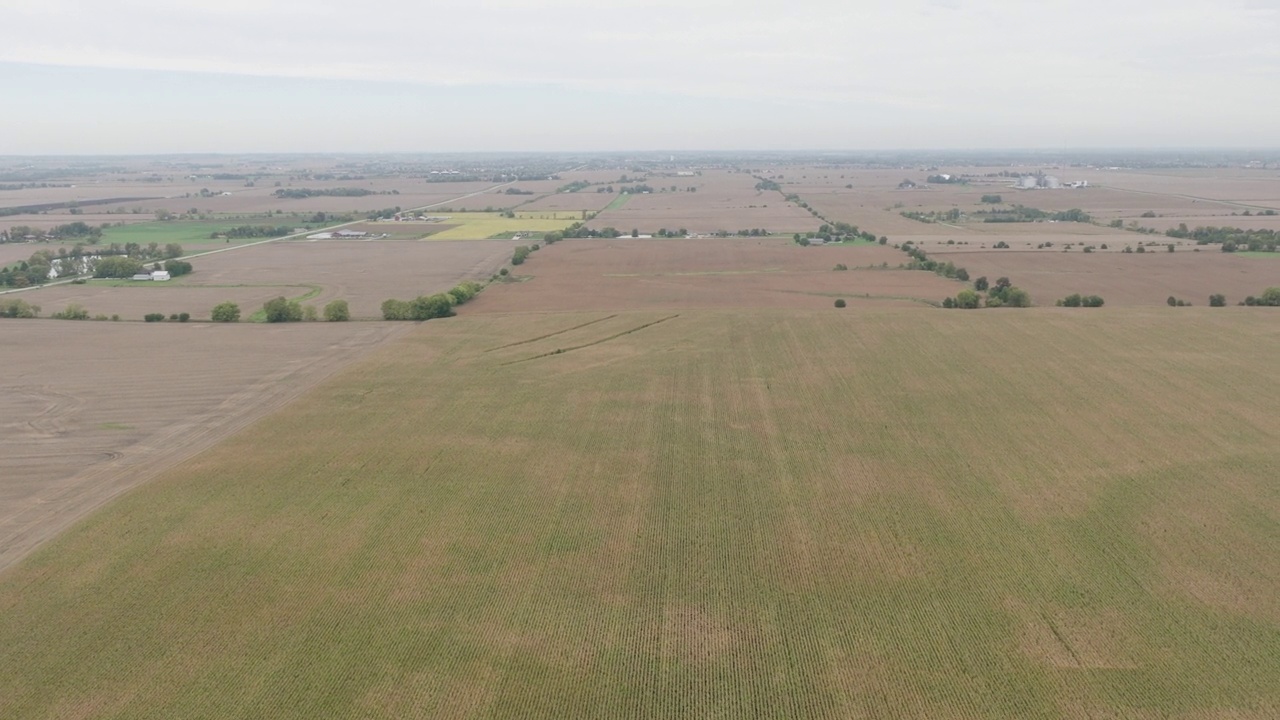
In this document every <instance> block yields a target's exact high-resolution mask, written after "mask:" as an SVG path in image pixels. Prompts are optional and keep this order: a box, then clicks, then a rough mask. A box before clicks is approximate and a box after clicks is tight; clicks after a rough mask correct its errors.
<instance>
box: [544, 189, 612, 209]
mask: <svg viewBox="0 0 1280 720" xmlns="http://www.w3.org/2000/svg"><path fill="white" fill-rule="evenodd" d="M616 198H617V195H610V194H609V193H598V192H596V191H595V190H594V189H593V188H588V189H586V190H582V191H579V192H576V193H555V194H552V195H546V196H543V197H541V198H538V199H537V200H534V201H533V202H531V203H529V204H527V205H521V206H520V210H521V211H527V212H537V211H538V210H549V211H552V212H555V211H561V212H563V211H565V210H603V209H604V208H605V207H606V206H607V205H608V204H609V203H611V202H613V201H614V199H616Z"/></svg>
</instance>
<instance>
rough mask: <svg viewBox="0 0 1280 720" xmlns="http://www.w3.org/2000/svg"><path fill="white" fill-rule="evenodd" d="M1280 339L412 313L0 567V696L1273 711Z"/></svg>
mask: <svg viewBox="0 0 1280 720" xmlns="http://www.w3.org/2000/svg"><path fill="white" fill-rule="evenodd" d="M618 252H622V251H618ZM543 260H545V258H538V257H535V258H534V259H533V260H531V262H532V263H535V264H536V263H538V262H540V261H543ZM529 287H530V288H532V287H533V286H532V285H530V286H529ZM487 293H488V291H486V294H487ZM108 329H110V328H108ZM138 329H139V330H141V329H142V328H141V327H139V328H138ZM164 329H165V330H171V329H172V330H188V328H164ZM213 329H214V328H206V329H205V330H206V331H211V330H213ZM219 329H228V330H235V331H243V330H264V331H268V330H273V329H274V328H219ZM316 329H327V328H316V327H314V326H311V327H300V328H289V330H297V331H301V333H302V334H303V335H306V333H307V332H310V331H314V330H316ZM33 339H35V338H33ZM84 347H85V344H84V343H77V344H76V348H84ZM1277 353H1280V331H1278V330H1277V324H1276V323H1275V322H1274V317H1273V316H1272V315H1264V314H1263V313H1262V312H1245V311H1244V310H1243V309H1236V308H1227V309H1224V310H1209V309H1207V308H1192V309H1190V310H1186V311H1183V312H1177V313H1174V312H1165V311H1163V310H1145V309H1132V308H1131V309H1119V310H1115V309H1107V310H1102V311H1099V312H1096V313H1065V312H1054V311H1043V310H1028V311H1019V312H994V311H993V312H974V313H945V312H932V311H922V310H914V309H906V310H890V309H869V310H866V311H864V312H860V313H853V312H843V313H842V312H837V311H834V310H833V309H831V308H826V309H824V310H822V311H814V312H806V311H798V310H785V311H778V310H768V309H763V310H755V311H753V312H741V311H732V312H715V311H680V312H669V311H663V312H623V313H564V314H553V315H547V316H543V317H537V316H531V315H519V316H475V315H464V316H462V317H460V318H455V319H451V320H444V321H438V322H437V321H432V322H429V323H427V324H425V325H423V326H421V328H420V329H419V330H417V331H415V332H413V333H411V334H408V335H406V336H405V337H404V338H403V339H402V340H401V341H399V342H396V343H395V344H394V345H391V346H387V347H385V348H383V349H382V350H380V351H378V352H377V354H376V355H375V356H373V357H370V358H368V359H367V360H366V361H364V362H362V363H360V364H358V365H357V366H355V367H352V368H350V369H349V370H347V371H345V372H343V373H342V374H341V375H340V376H339V377H336V378H334V379H333V380H332V381H330V382H327V383H325V384H324V385H323V386H321V387H320V388H317V390H316V391H315V392H313V393H310V394H308V395H307V396H305V397H304V398H302V399H300V400H299V401H298V402H296V403H293V404H291V405H289V406H287V407H285V408H283V409H282V410H280V411H279V412H278V413H276V414H274V415H272V416H271V417H270V418H268V419H266V420H263V421H261V422H259V423H257V424H255V425H254V426H253V427H251V428H247V429H245V430H244V431H242V432H240V433H238V434H236V435H235V436H234V437H233V438H231V439H230V440H229V441H227V442H226V443H224V444H222V445H220V446H218V447H216V448H213V449H211V450H209V451H207V452H205V453H202V454H201V455H199V456H198V457H195V458H192V459H190V460H188V461H187V462H185V463H183V464H182V465H181V466H180V467H176V468H174V469H172V470H171V471H169V472H167V473H165V474H164V475H163V476H161V477H159V478H157V479H156V480H155V481H153V482H151V483H148V484H146V485H144V486H142V487H140V488H138V489H137V490H135V491H134V492H131V493H129V494H128V495H126V496H124V497H122V498H120V499H119V500H118V501H116V502H114V503H112V505H111V506H110V507H108V508H106V509H105V510H104V511H103V512H101V513H98V514H96V515H94V516H92V517H90V518H88V519H87V520H86V521H85V522H83V523H81V524H79V525H77V527H75V528H74V529H73V530H72V531H70V532H68V533H66V534H64V535H63V536H61V537H59V538H57V539H56V540H54V541H53V542H51V543H49V544H48V545H46V546H45V547H43V548H42V549H41V550H40V551H39V552H37V553H36V554H35V555H33V556H31V557H30V558H29V559H28V561H27V562H25V563H23V564H22V565H20V566H17V567H14V568H11V569H10V570H9V571H8V572H6V573H5V574H3V575H0V607H3V608H4V609H5V611H4V612H3V613H0V646H3V647H5V648H6V652H5V653H0V715H3V716H6V717H21V718H62V717H68V716H77V717H130V718H141V719H145V718H173V717H250V716H252V717H270V718H294V717H296V718H315V717H333V718H346V717H350V718H403V717H486V718H508V717H509V718H543V717H545V718H565V717H600V716H608V717H629V718H649V717H731V718H738V717H788V718H849V717H877V718H919V717H929V718H978V717H980V718H1018V719H1022V718H1032V717H1037V718H1054V717H1082V718H1083V717H1117V718H1118V717H1124V718H1130V717H1133V718H1144V717H1150V718H1158V717H1159V718H1163V717H1186V718H1192V717H1195V718H1228V717H1239V718H1263V717H1274V716H1276V715H1277V714H1280V679H1278V678H1280V676H1277V673H1276V672H1275V668H1276V667H1277V665H1278V664H1280V634H1277V632H1276V627H1277V625H1280V604H1278V603H1277V594H1276V593H1275V588H1276V587H1277V583H1280V555H1278V554H1277V553H1275V552H1273V551H1272V550H1273V549H1274V548H1275V547H1277V546H1280V531H1278V530H1277V529H1278V528H1280V494H1278V493H1277V485H1276V482H1275V477H1276V468H1277V467H1278V466H1280V450H1278V449H1277V448H1280V431H1277V429H1276V425H1275V423H1274V408H1275V407H1277V406H1280V383H1277V381H1276V379H1275V373H1274V371H1273V367H1272V363H1271V360H1272V359H1273V358H1274V357H1275V356H1276V355H1277ZM993 358H999V361H994V360H993ZM178 365H179V364H178V363H175V364H174V366H175V367H177V366H178ZM79 367H80V366H75V367H74V368H70V372H71V375H72V376H74V373H75V371H76V370H78V368H79ZM140 376H141V375H140ZM139 382H141V381H139ZM68 628H74V630H73V631H68Z"/></svg>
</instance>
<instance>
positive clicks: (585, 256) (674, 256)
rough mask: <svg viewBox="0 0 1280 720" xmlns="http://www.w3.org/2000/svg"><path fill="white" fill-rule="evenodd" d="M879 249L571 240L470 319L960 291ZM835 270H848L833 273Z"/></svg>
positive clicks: (807, 304) (483, 302)
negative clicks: (910, 268)
mask: <svg viewBox="0 0 1280 720" xmlns="http://www.w3.org/2000/svg"><path fill="white" fill-rule="evenodd" d="M907 259H908V258H907V257H906V255H904V254H903V253H901V252H899V251H896V250H893V249H891V248H887V247H881V246H879V245H855V246H833V247H807V248H805V247H800V246H799V245H796V244H794V243H792V242H791V241H790V240H781V239H767V238H696V239H688V240H685V239H640V240H632V239H630V238H617V239H613V240H604V239H589V240H564V241H561V242H559V243H556V244H554V245H552V246H550V247H546V248H543V249H542V250H539V251H538V252H536V253H534V254H533V255H531V256H530V258H529V259H528V260H527V261H526V262H525V263H524V264H523V265H520V266H519V267H517V268H515V271H514V273H515V275H516V276H517V278H518V280H520V281H519V282H507V283H499V284H495V285H493V286H490V287H489V288H488V289H486V290H485V291H484V292H483V293H481V294H480V296H479V297H478V298H477V299H476V300H475V301H473V303H472V304H470V305H468V306H467V307H466V308H465V310H464V312H466V313H495V312H521V311H564V310H583V309H592V310H624V309H628V308H646V309H653V308H671V309H679V308H716V307H718V308H728V307H742V308H762V307H790V308H811V309H820V308H831V306H832V304H833V302H834V300H835V298H844V299H845V300H846V301H847V302H848V303H850V304H854V303H862V304H885V303H890V304H899V303H918V302H920V301H932V302H938V301H940V300H941V299H942V298H943V297H946V296H948V295H954V294H955V293H956V292H957V291H958V290H959V289H960V288H961V287H963V286H962V285H960V283H958V282H955V281H951V280H946V279H944V278H941V277H939V276H937V275H935V274H933V273H928V272H921V271H907V270H894V269H880V266H881V265H887V266H888V268H894V267H896V266H897V265H898V264H900V263H902V262H904V261H905V260H907ZM837 263H842V264H844V265H846V266H848V267H849V268H850V269H849V270H848V271H835V270H833V269H832V268H834V267H835V265H836V264H837Z"/></svg>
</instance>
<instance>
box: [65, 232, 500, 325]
mask: <svg viewBox="0 0 1280 720" xmlns="http://www.w3.org/2000/svg"><path fill="white" fill-rule="evenodd" d="M519 244H520V243H519V241H510V240H469V241H463V242H453V241H445V240H441V241H435V242H415V241H406V242H397V241H390V240H385V241H380V242H362V241H337V240H325V241H319V242H307V241H287V242H277V243H268V244H265V245H258V246H256V247H252V248H246V249H244V250H236V251H233V252H226V253H220V254H217V255H208V256H205V257H198V258H195V259H193V260H192V261H191V262H192V264H193V265H195V269H196V271H195V272H194V273H192V274H191V275H190V276H189V277H190V279H189V280H185V281H184V282H185V283H186V284H187V285H189V286H190V287H193V288H194V287H199V286H201V285H206V286H229V287H233V286H237V285H263V286H272V287H281V286H285V287H288V286H299V285H301V286H319V287H320V288H321V291H320V293H319V294H318V295H314V296H312V297H308V298H307V299H306V303H307V304H313V305H316V306H317V307H319V306H323V305H324V304H325V303H327V302H329V301H330V300H333V299H337V298H341V299H344V300H346V301H347V302H348V303H349V304H350V307H351V316H352V317H353V318H380V317H381V316H382V315H381V306H382V302H383V301H384V300H386V299H388V298H401V299H412V298H414V297H416V296H418V295H422V294H430V293H435V292H442V291H445V290H448V289H449V288H451V287H453V286H454V285H456V284H458V282H459V281H462V280H476V279H488V278H489V276H490V275H492V274H493V273H495V272H497V270H498V268H500V267H502V265H503V264H505V263H506V262H507V261H509V260H510V259H511V251H512V249H513V248H515V246H516V245H519ZM135 292H146V290H142V291H135ZM306 292H307V290H306V288H303V289H302V290H301V291H300V292H299V293H298V294H303V293H306ZM280 294H284V295H286V296H287V295H289V293H287V292H286V293H282V292H279V291H277V292H275V293H274V294H273V295H272V297H274V296H275V295H280ZM91 310H92V308H91ZM95 312H96V311H95ZM206 312H207V309H206Z"/></svg>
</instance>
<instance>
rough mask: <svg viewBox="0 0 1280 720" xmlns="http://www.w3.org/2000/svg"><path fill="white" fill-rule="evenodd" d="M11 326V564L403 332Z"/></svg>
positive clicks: (6, 385)
mask: <svg viewBox="0 0 1280 720" xmlns="http://www.w3.org/2000/svg"><path fill="white" fill-rule="evenodd" d="M2 322H3V325H4V329H3V333H4V338H5V341H4V342H3V343H0V367H3V368H4V374H3V377H2V378H0V568H3V567H6V566H8V565H9V564H10V563H12V562H13V561H14V560H16V559H17V558H18V557H20V556H21V555H23V554H24V553H25V552H27V551H29V550H30V549H31V548H32V547H34V546H35V545H37V544H38V543H39V542H40V541H42V540H43V539H45V538H48V537H51V536H53V535H54V534H55V533H56V532H57V531H59V530H61V529H63V528H66V527H67V526H68V525H69V524H70V523H71V522H73V521H74V520H75V519H77V518H78V517H80V516H82V515H84V514H85V513H86V512H88V511H89V510H92V509H93V508H95V507H97V506H98V505H100V504H101V503H103V502H105V501H106V500H108V499H110V498H112V497H114V496H115V495H118V494H119V493H121V492H123V491H124V490H126V489H127V488H129V487H132V486H134V485H136V484H138V483H139V482H142V481H143V480H145V479H146V478H147V477H149V476H150V475H152V474H154V473H155V472H156V471H157V470H159V469H160V468H162V467H164V466H166V465H168V464H171V463H173V462H176V461H177V460H179V459H181V458H183V457H186V456H188V455H190V454H191V453H194V452H196V451H197V450H201V449H204V448H206V447H209V446H210V445H212V444H213V443H214V442H216V441H217V440H218V439H220V438H222V437H225V436H226V435H228V434H229V433H231V432H232V431H234V430H236V429H238V428H241V427H243V426H244V425H245V424H246V423H248V422H249V421H251V420H252V419H254V418H257V417H261V416H262V415H263V414H265V413H267V412H269V411H271V410H273V409H275V408H278V407H280V406H281V405H282V404H284V403H285V402H286V401H288V400H289V399H291V398H293V397H296V396H297V395H298V394H299V393H300V392H301V391H302V390H303V389H304V388H306V387H308V386H309V385H311V384H312V383H314V382H316V381H317V380H318V379H320V378H323V377H325V376H326V375H328V374H329V373H330V372H332V371H333V370H334V369H335V368H337V367H339V366H341V365H342V364H344V363H346V362H349V361H351V360H352V359H354V358H355V357H356V355H358V354H360V353H362V352H364V351H365V350H366V349H367V348H369V347H371V346H373V345H375V344H377V343H379V342H381V341H382V340H384V339H386V338H388V337H390V336H392V335H394V334H396V333H397V332H399V331H400V330H399V329H397V328H396V327H395V326H392V325H387V324H382V323H378V324H370V323H324V324H309V325H307V326H306V327H303V326H280V325H271V326H267V325H261V326H252V327H250V326H215V325H203V324H187V325H179V324H169V323H165V324H163V325H151V324H148V325H143V324H141V323H93V322H89V323H83V322H82V323H74V322H65V321H55V320H5V321H2ZM2 704H3V701H0V705H2ZM0 715H6V716H9V713H8V712H4V711H0Z"/></svg>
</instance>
